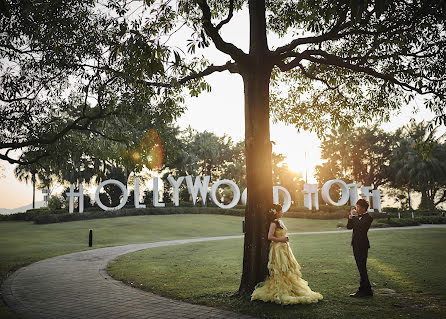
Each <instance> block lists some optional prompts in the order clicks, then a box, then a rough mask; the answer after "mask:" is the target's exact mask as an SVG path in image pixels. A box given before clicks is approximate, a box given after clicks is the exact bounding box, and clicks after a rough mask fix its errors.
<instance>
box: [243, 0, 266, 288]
mask: <svg viewBox="0 0 446 319" xmlns="http://www.w3.org/2000/svg"><path fill="white" fill-rule="evenodd" d="M249 16H250V52H249V65H246V64H245V65H242V66H241V75H242V77H243V84H244V89H245V148H246V178H247V188H248V198H247V203H246V209H245V241H244V254H243V272H242V279H241V282H240V287H239V291H238V293H239V295H243V296H247V295H250V294H251V293H252V291H253V290H254V287H255V286H256V284H258V283H259V282H261V281H263V280H264V279H265V278H266V276H267V275H268V268H267V265H268V252H269V241H268V236H267V235H268V227H269V222H268V220H267V215H266V213H267V212H268V210H269V208H270V207H271V205H272V202H273V196H272V195H273V194H272V187H273V184H272V167H271V141H270V134H269V82H270V76H271V70H272V64H270V63H268V52H269V51H268V47H267V41H266V23H265V21H266V20H265V1H262V0H260V1H250V2H249Z"/></svg>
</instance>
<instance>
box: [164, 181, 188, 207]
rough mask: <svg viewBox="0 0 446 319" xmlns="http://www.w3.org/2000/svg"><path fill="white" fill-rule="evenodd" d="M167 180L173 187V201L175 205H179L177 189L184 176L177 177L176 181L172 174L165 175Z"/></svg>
mask: <svg viewBox="0 0 446 319" xmlns="http://www.w3.org/2000/svg"><path fill="white" fill-rule="evenodd" d="M167 180H168V181H169V183H170V185H172V187H173V203H174V205H175V206H179V205H180V195H179V189H180V185H181V183H182V182H183V180H184V177H183V176H181V177H178V180H177V181H176V180H175V178H173V177H172V176H169V177H167Z"/></svg>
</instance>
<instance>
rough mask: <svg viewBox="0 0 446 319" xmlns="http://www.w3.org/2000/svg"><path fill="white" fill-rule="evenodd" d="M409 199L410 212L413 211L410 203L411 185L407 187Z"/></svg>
mask: <svg viewBox="0 0 446 319" xmlns="http://www.w3.org/2000/svg"><path fill="white" fill-rule="evenodd" d="M407 199H408V201H409V210H412V204H411V201H410V187H409V185H407Z"/></svg>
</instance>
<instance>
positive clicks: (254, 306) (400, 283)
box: [108, 220, 446, 319]
mask: <svg viewBox="0 0 446 319" xmlns="http://www.w3.org/2000/svg"><path fill="white" fill-rule="evenodd" d="M324 222H326V221H324ZM285 223H286V224H287V227H288V228H289V231H290V232H292V231H294V229H293V227H294V226H293V225H292V223H291V221H289V220H286V221H285ZM202 227H206V226H205V225H203V226H200V227H197V231H199V229H200V228H202ZM350 237H351V235H350V234H349V233H339V234H320V235H292V236H290V244H291V247H292V249H293V252H294V254H295V256H296V259H297V260H298V262H299V263H300V264H301V266H302V273H303V277H304V279H306V280H307V281H309V284H310V287H311V288H312V289H313V290H314V291H318V292H320V293H322V294H323V295H324V300H323V301H322V302H320V303H318V304H312V305H292V306H280V305H276V304H269V303H263V302H258V301H256V302H250V301H249V300H244V299H238V298H235V297H231V295H232V294H233V293H234V292H236V291H237V288H238V285H239V281H240V275H241V274H240V271H241V268H242V254H243V241H242V240H241V239H240V240H239V239H231V240H225V241H218V242H203V243H193V244H187V245H181V246H170V247H159V248H152V249H147V250H143V251H138V252H135V253H131V254H128V255H124V256H121V257H120V258H119V259H118V260H117V261H115V262H113V263H111V264H110V265H109V269H108V271H109V273H110V274H111V275H112V276H113V277H114V278H116V279H119V280H122V281H124V282H125V283H128V284H130V285H134V286H137V287H141V288H142V289H144V290H147V291H152V292H155V293H157V294H160V295H164V296H167V297H171V298H176V299H181V300H185V301H187V302H191V303H199V304H205V305H209V306H213V307H220V308H224V309H229V310H233V311H238V312H242V313H247V314H251V315H255V316H258V317H264V318H293V319H296V318H377V317H380V318H445V316H446V274H445V272H444V264H445V263H446V250H445V249H444V243H445V242H446V229H444V228H441V229H419V230H390V231H372V232H370V233H369V238H370V241H371V245H372V249H371V250H370V252H369V264H368V268H369V277H370V280H371V282H372V285H373V288H374V291H375V296H374V297H373V298H367V299H354V298H350V297H349V296H348V295H349V293H351V292H354V291H355V290H356V288H357V286H358V283H359V274H358V272H357V269H356V265H355V262H354V258H353V254H352V251H351V248H350V247H349V242H350ZM140 285H142V286H140Z"/></svg>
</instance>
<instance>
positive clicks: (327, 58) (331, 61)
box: [304, 50, 445, 98]
mask: <svg viewBox="0 0 446 319" xmlns="http://www.w3.org/2000/svg"><path fill="white" fill-rule="evenodd" d="M307 52H310V51H307ZM314 55H319V56H321V57H322V58H316V57H314ZM304 59H307V60H308V61H311V62H313V63H320V64H325V65H331V66H338V67H342V68H345V69H349V70H352V71H355V72H360V73H365V74H368V75H371V76H374V77H376V78H379V79H383V80H386V81H389V82H392V83H394V84H397V85H399V86H401V87H402V88H406V89H408V90H411V91H415V92H417V93H419V94H422V95H423V94H435V95H437V96H439V97H442V98H445V95H444V94H442V93H440V92H435V91H432V90H423V89H422V88H417V87H415V86H413V85H410V84H408V83H405V82H401V81H399V80H397V79H395V77H394V76H392V75H390V74H383V73H380V72H378V71H376V70H374V69H372V68H370V67H366V66H360V65H357V64H352V63H350V62H346V61H345V60H343V59H342V58H340V57H338V56H335V55H332V54H329V53H327V52H325V51H322V50H311V54H308V55H305V56H304Z"/></svg>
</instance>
